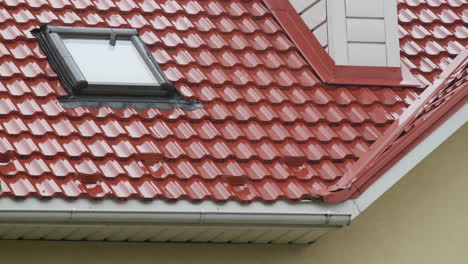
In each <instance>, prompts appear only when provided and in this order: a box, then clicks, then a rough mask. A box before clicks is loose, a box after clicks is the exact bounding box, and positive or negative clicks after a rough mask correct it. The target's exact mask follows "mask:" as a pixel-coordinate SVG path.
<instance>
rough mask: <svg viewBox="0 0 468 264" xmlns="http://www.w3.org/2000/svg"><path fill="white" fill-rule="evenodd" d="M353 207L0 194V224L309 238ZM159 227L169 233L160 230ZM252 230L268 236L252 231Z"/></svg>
mask: <svg viewBox="0 0 468 264" xmlns="http://www.w3.org/2000/svg"><path fill="white" fill-rule="evenodd" d="M356 211H357V210H356V207H355V205H354V204H353V203H352V202H350V201H348V202H346V203H342V204H338V205H331V204H325V203H320V202H316V201H303V202H288V201H278V202H275V203H272V204H265V203H262V202H253V203H250V204H242V203H239V202H235V201H231V202H226V203H224V204H218V203H215V202H212V201H203V202H200V203H193V202H191V201H187V200H181V201H176V202H169V201H165V200H156V201H150V202H145V201H141V200H130V201H115V200H103V201H94V200H89V199H78V200H73V201H70V200H65V199H60V198H56V199H51V200H40V199H37V198H27V199H25V200H15V199H12V198H2V199H0V230H3V229H8V228H9V229H16V231H12V232H13V233H15V232H16V233H15V234H17V233H19V234H20V237H16V238H14V239H17V238H24V239H28V238H30V239H50V237H52V238H53V239H56V240H77V239H70V237H72V238H73V237H75V238H76V237H81V236H83V237H84V238H81V239H78V240H101V241H102V240H116V241H126V240H134V241H158V242H218V243H227V242H232V240H233V239H234V241H235V242H236V243H276V244H287V243H292V244H308V243H312V242H314V241H315V240H316V239H318V237H319V236H321V235H323V234H324V233H326V232H328V231H329V230H331V229H336V228H340V227H343V226H346V225H349V224H350V221H351V217H352V215H355V214H356ZM7 226H9V227H8V228H7ZM28 228H29V229H28ZM57 229H59V230H58V231H57ZM18 230H21V231H20V232H18ZM38 230H46V231H45V232H46V233H45V234H42V233H41V232H37V231H38ZM47 230H49V231H47ZM80 230H81V231H80ZM83 230H94V231H83ZM135 230H140V231H141V232H140V234H139V235H138V237H139V238H135V237H134V235H135V233H138V232H136V231H135ZM147 230H153V231H147ZM154 230H156V231H154ZM161 230H162V231H161ZM146 231H147V232H146ZM43 232H44V231H43ZM83 232H84V233H83ZM95 232H100V233H102V234H103V235H102V236H103V237H101V238H99V239H90V237H91V238H92V237H94V233H95ZM159 232H169V233H170V235H166V236H165V235H159ZM8 233H9V232H8V231H7V232H0V239H5V236H8ZM122 233H126V234H125V235H124V234H122ZM227 233H229V235H228V234H227ZM251 233H252V234H257V235H258V236H259V237H260V236H262V234H263V235H265V236H267V237H268V238H265V237H263V238H261V239H260V238H257V237H252V235H250V234H251ZM207 234H209V235H207ZM242 234H244V235H242ZM244 236H245V237H244ZM94 238H95V237H94Z"/></svg>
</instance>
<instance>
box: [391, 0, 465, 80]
mask: <svg viewBox="0 0 468 264" xmlns="http://www.w3.org/2000/svg"><path fill="white" fill-rule="evenodd" d="M398 9H399V10H398V11H399V15H398V19H399V24H400V27H399V29H400V30H399V31H400V46H401V57H402V61H403V63H405V64H406V65H408V67H409V68H410V69H411V72H412V73H413V75H415V76H416V77H417V78H418V79H419V80H420V81H421V82H422V83H424V84H426V85H429V84H431V83H432V82H433V81H434V80H435V78H436V77H437V76H439V74H440V73H441V72H442V71H443V70H444V69H446V68H447V66H448V65H449V64H450V63H451V61H452V60H453V58H455V57H456V56H457V55H458V54H459V53H460V52H461V51H462V50H463V49H465V48H466V47H467V46H468V28H467V26H466V25H467V24H468V3H467V1H466V0H399V4H398Z"/></svg>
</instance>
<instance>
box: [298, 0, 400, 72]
mask: <svg viewBox="0 0 468 264" xmlns="http://www.w3.org/2000/svg"><path fill="white" fill-rule="evenodd" d="M290 2H291V4H292V5H293V6H294V8H295V9H296V11H297V12H298V13H299V14H300V16H301V17H302V19H303V20H304V22H305V24H306V25H307V27H308V28H309V29H310V30H311V31H312V32H313V33H314V35H315V37H316V38H317V39H318V40H319V42H320V44H321V45H322V46H323V48H324V49H325V50H326V51H327V52H328V54H329V55H330V56H331V57H332V58H333V60H334V61H335V63H336V65H349V66H381V67H399V66H400V53H399V39H398V19H397V0H290Z"/></svg>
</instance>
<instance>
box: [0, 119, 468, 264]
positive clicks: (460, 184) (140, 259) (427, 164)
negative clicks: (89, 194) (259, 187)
mask: <svg viewBox="0 0 468 264" xmlns="http://www.w3.org/2000/svg"><path fill="white" fill-rule="evenodd" d="M467 164H468V125H467V124H465V126H464V127H462V128H461V129H459V130H458V131H457V132H456V133H455V134H454V135H452V136H451V137H450V138H449V139H448V140H447V141H446V142H444V143H443V144H442V145H441V146H440V147H439V148H438V149H436V150H435V151H434V152H433V153H431V155H430V156H428V157H427V158H426V159H425V160H423V161H422V162H421V163H420V164H419V165H418V166H417V167H416V168H414V169H413V170H412V171H411V172H410V173H409V174H408V175H406V176H405V177H404V178H403V179H402V180H401V181H400V182H399V183H397V184H396V185H395V186H393V187H392V188H391V189H390V190H389V191H388V192H387V193H385V194H384V195H383V196H382V197H381V198H380V199H379V200H377V201H376V202H375V203H374V204H373V205H372V206H371V207H370V208H368V209H367V210H366V211H365V212H364V213H363V214H362V215H360V216H359V217H358V218H356V219H355V221H354V222H353V223H352V224H351V226H349V227H347V228H345V229H341V230H338V231H335V232H332V233H330V234H327V235H326V236H325V237H323V238H322V239H320V240H319V241H318V242H317V243H316V244H315V245H310V246H273V245H223V244H219V245H208V244H157V243H111V242H107V243H104V242H40V241H7V240H4V241H0V263H5V264H7V263H8V264H13V263H51V264H53V263H69V264H75V263H77V264H78V263H80V264H81V263H99V264H110V263H112V264H120V263H126V264H127V263H168V264H170V263H181V264H182V263H183V264H186V263H194V264H197V263H203V264H211V263H213V264H214V263H227V264H229V263H236V264H237V263H243V264H250V263H252V264H253V263H255V264H263V263H265V264H266V263H268V264H280V263H281V264H283V263H290V264H325V263H326V264H335V263H336V264H343V263H347V264H354V263H356V264H361V263H383V264H385V263H392V264H393V263H401V264H405V263H411V264H412V263H426V264H428V263H429V264H430V263H434V264H436V263H437V264H438V263H465V261H466V259H468V252H467V251H466V249H465V248H466V241H465V240H466V237H467V236H468V227H467V226H466V219H467V218H468V207H467V206H466V204H467V198H466V190H467V189H468V169H467Z"/></svg>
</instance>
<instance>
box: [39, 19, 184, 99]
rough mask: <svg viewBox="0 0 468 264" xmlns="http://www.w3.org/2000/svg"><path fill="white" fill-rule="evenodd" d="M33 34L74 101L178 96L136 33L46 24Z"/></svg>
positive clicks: (122, 30) (125, 30) (129, 30)
mask: <svg viewBox="0 0 468 264" xmlns="http://www.w3.org/2000/svg"><path fill="white" fill-rule="evenodd" d="M32 33H33V35H35V36H36V37H37V38H38V41H39V45H40V47H41V48H42V50H43V51H44V53H45V54H46V56H47V59H48V61H49V63H50V64H51V66H52V68H53V69H54V70H55V72H56V73H57V75H58V77H59V79H60V81H61V83H62V85H63V87H64V88H65V90H67V92H68V93H69V94H70V96H72V97H73V96H83V95H97V96H103V95H106V96H107V97H112V96H130V97H133V99H134V97H135V96H140V97H143V96H145V97H146V96H154V97H159V98H161V97H164V98H166V99H167V98H169V99H171V98H172V99H174V98H173V97H174V96H175V95H176V96H177V95H179V97H180V94H179V93H178V91H177V90H176V89H175V87H174V86H173V85H172V84H171V83H170V82H169V80H168V79H167V77H166V76H165V75H164V72H163V71H162V70H161V69H160V68H159V65H158V63H157V62H156V61H155V59H154V58H153V56H152V54H151V52H150V51H149V50H148V48H147V47H146V45H145V44H144V43H143V41H142V40H141V38H140V37H139V36H138V32H137V31H136V30H134V29H111V28H81V27H61V26H49V25H45V26H42V27H41V28H38V29H34V30H33V31H32ZM107 97H105V98H107ZM180 98H181V97H180ZM176 99H177V98H176Z"/></svg>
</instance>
